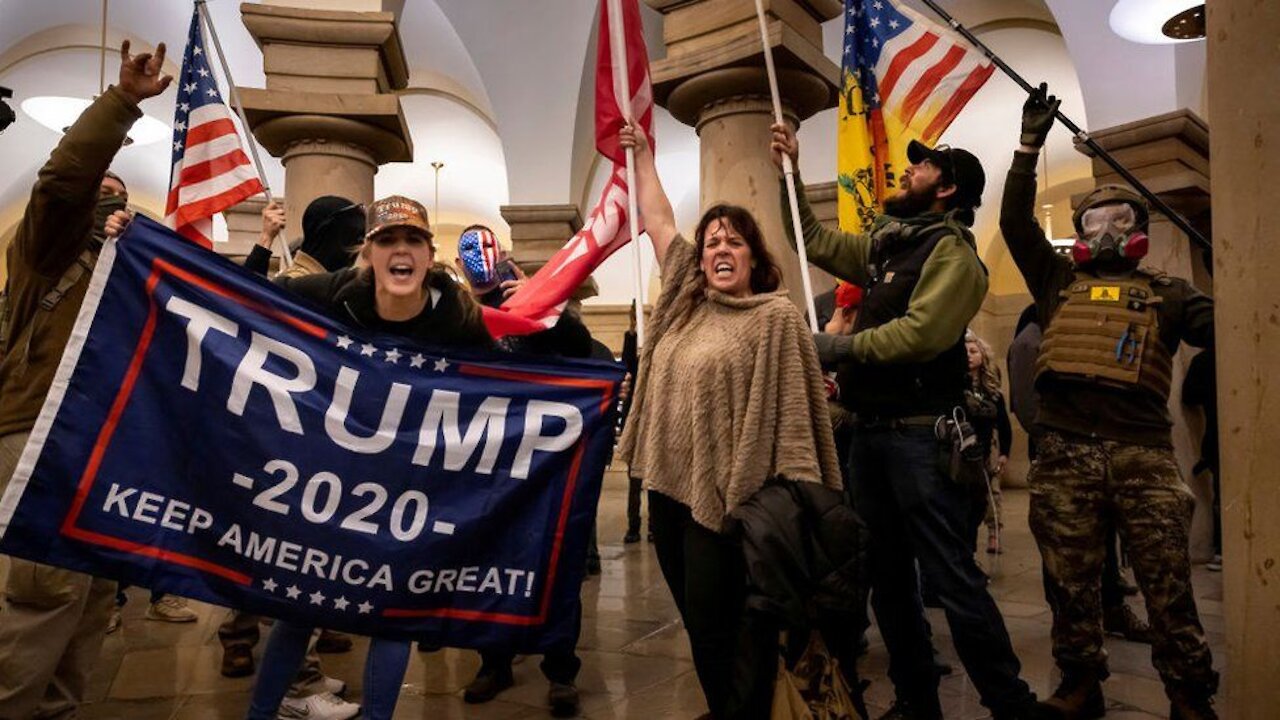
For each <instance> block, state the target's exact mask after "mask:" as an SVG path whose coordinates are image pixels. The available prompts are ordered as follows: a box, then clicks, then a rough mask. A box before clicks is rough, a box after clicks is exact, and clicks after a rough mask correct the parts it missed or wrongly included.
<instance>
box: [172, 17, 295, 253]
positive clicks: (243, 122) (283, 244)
mask: <svg viewBox="0 0 1280 720" xmlns="http://www.w3.org/2000/svg"><path fill="white" fill-rule="evenodd" d="M195 2H196V12H199V13H200V19H201V20H202V21H204V26H205V28H206V29H207V30H208V31H209V37H210V38H211V39H212V40H213V48H214V49H215V50H217V51H218V63H219V64H220V65H222V74H223V76H224V77H226V78H227V88H228V89H229V90H230V91H231V102H232V104H234V105H235V106H236V111H237V112H238V113H239V114H240V126H241V127H243V128H244V133H245V135H248V136H249V137H247V138H245V139H246V143H245V144H246V145H248V146H249V153H250V154H251V155H252V156H253V166H254V167H255V168H256V169H257V170H258V180H259V181H260V182H261V183H262V194H264V195H266V196H267V204H268V205H270V204H271V203H272V202H274V199H273V198H272V197H271V186H270V185H269V184H268V183H267V173H266V172H264V171H263V169H262V158H260V157H258V142H257V138H254V137H253V133H252V132H250V131H249V118H248V117H247V116H245V113H244V104H243V103H241V102H240V92H239V91H238V90H236V83H235V80H233V79H232V78H231V68H230V67H229V66H228V65H227V55H226V53H224V52H222V43H220V42H218V31H217V30H215V29H214V28H213V18H211V17H209V8H208V7H206V6H205V2H206V0H195ZM276 237H277V238H278V239H279V240H280V251H281V252H280V254H281V256H282V257H283V259H284V266H285V267H291V266H292V265H293V253H292V252H290V250H289V241H288V240H286V239H285V237H284V233H280V234H278V235H277V236H276Z"/></svg>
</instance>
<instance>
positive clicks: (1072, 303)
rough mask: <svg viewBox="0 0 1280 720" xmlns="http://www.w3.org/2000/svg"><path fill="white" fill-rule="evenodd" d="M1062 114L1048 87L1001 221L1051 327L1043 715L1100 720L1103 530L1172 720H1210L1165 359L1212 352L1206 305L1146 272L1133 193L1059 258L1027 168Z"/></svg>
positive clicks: (1036, 100)
mask: <svg viewBox="0 0 1280 720" xmlns="http://www.w3.org/2000/svg"><path fill="white" fill-rule="evenodd" d="M1057 106H1058V100H1056V99H1055V98H1054V97H1053V96H1051V95H1047V88H1046V86H1044V85H1041V86H1040V88H1039V90H1037V91H1035V92H1033V93H1032V95H1031V97H1030V98H1029V99H1028V100H1027V103H1026V105H1025V106H1024V108H1023V119H1022V138H1021V147H1020V148H1019V149H1018V151H1017V152H1016V153H1015V154H1014V160H1013V166H1012V167H1011V168H1010V169H1009V175H1008V179H1007V180H1006V183H1005V190H1004V201H1003V206H1002V208H1001V213H1000V229H1001V231H1002V232H1003V234H1004V238H1005V242H1006V243H1008V246H1009V253H1010V255H1011V256H1012V257H1013V259H1014V262H1016V263H1017V265H1018V269H1019V270H1020V271H1021V272H1022V275H1023V277H1024V278H1025V279H1026V282H1027V287H1028V288H1029V289H1030V291H1031V293H1032V295H1033V296H1034V298H1035V302H1036V309H1037V314H1038V316H1039V320H1040V325H1041V326H1042V327H1044V328H1045V332H1044V342H1043V344H1042V346H1041V349H1040V354H1039V356H1038V358H1037V361H1036V389H1037V390H1038V391H1039V395H1040V406H1039V410H1038V412H1037V415H1036V427H1037V430H1038V431H1039V432H1040V433H1041V436H1040V437H1041V440H1040V442H1039V443H1038V445H1037V450H1038V453H1037V458H1036V461H1035V464H1034V465H1033V466H1032V471H1031V475H1030V478H1029V481H1030V484H1031V517H1030V523H1031V529H1032V532H1033V533H1034V535H1035V538H1036V542H1037V543H1038V544H1039V546H1040V553H1041V555H1042V556H1043V558H1044V564H1045V574H1046V577H1047V583H1046V585H1047V589H1048V592H1049V593H1050V594H1051V595H1052V597H1051V598H1050V600H1051V601H1052V602H1051V603H1050V604H1051V605H1052V606H1053V607H1054V622H1053V655H1054V658H1055V659H1056V660H1057V663H1058V666H1059V667H1060V668H1061V669H1062V674H1063V675H1062V683H1061V685H1060V686H1059V687H1058V689H1057V691H1056V692H1055V693H1054V696H1053V698H1051V699H1050V700H1049V701H1048V703H1049V704H1050V705H1052V706H1054V707H1056V708H1057V709H1058V710H1059V712H1061V713H1062V715H1063V716H1064V717H1066V718H1097V717H1102V716H1103V714H1104V713H1105V702H1104V700H1103V695H1102V681H1103V680H1105V679H1106V677H1107V662H1106V659H1107V655H1106V652H1105V651H1104V650H1103V648H1102V638H1103V629H1102V608H1101V600H1100V590H1099V587H1100V581H1101V574H1102V563H1103V558H1104V555H1105V552H1106V551H1105V541H1106V523H1107V517H1108V516H1110V517H1111V518H1113V519H1114V522H1115V524H1116V526H1117V529H1118V530H1119V532H1120V536H1121V539H1122V542H1123V544H1124V546H1125V547H1126V548H1127V549H1128V552H1129V559H1130V562H1131V563H1132V565H1133V569H1134V574H1135V576H1136V578H1137V581H1138V584H1139V586H1140V587H1141V588H1142V593H1143V596H1144V597H1145V599H1146V603H1147V613H1148V615H1149V616H1150V621H1151V630H1152V634H1153V636H1154V637H1153V643H1152V653H1151V654H1152V661H1153V664H1154V665H1155V668H1156V670H1157V671H1159V673H1160V677H1161V679H1162V680H1163V681H1164V685H1165V692H1166V694H1167V695H1168V696H1169V699H1170V701H1171V703H1172V709H1171V713H1170V716H1171V718H1173V719H1174V720H1192V719H1193V718H1194V719H1197V720H1198V719H1201V718H1216V717H1217V715H1216V714H1215V713H1214V710H1213V708H1212V701H1213V696H1214V693H1215V691H1216V690H1217V687H1218V675H1217V673H1216V672H1214V670H1213V663H1212V658H1211V657H1210V653H1209V646H1208V644H1207V643H1206V642H1205V637H1204V630H1203V629H1202V627H1201V625H1200V619H1199V617H1198V615H1197V612H1196V604H1195V598H1194V596H1193V594H1192V589H1191V564H1190V558H1189V554H1188V533H1189V530H1190V526H1191V511H1192V508H1193V505H1194V499H1193V496H1192V494H1191V492H1190V491H1189V490H1188V488H1187V486H1186V484H1185V483H1184V482H1183V481H1182V478H1181V476H1180V474H1179V470H1178V465H1177V463H1176V461H1175V460H1174V455H1173V450H1172V441H1171V433H1170V428H1171V427H1172V420H1171V419H1170V415H1169V410H1168V400H1169V386H1170V381H1171V373H1172V364H1173V355H1174V353H1175V352H1177V349H1178V344H1179V343H1180V342H1186V343H1189V344H1191V345H1194V346H1197V347H1210V346H1211V345H1212V343H1213V303H1212V301H1211V300H1210V299H1209V298H1207V297H1206V296H1204V295H1202V294H1201V293H1200V292H1198V291H1197V290H1196V289H1195V288H1194V287H1192V286H1191V285H1190V284H1189V283H1187V282H1186V281H1185V280H1182V279H1181V278H1174V277H1169V276H1168V275H1164V274H1163V273H1160V272H1158V271H1154V270H1147V269H1141V268H1139V266H1138V263H1139V261H1140V260H1141V259H1142V257H1143V256H1144V255H1145V254H1146V252H1147V236H1146V231H1147V223H1148V211H1147V206H1146V203H1145V202H1144V201H1143V199H1142V197H1141V196H1139V195H1138V194H1136V193H1134V192H1133V191H1131V190H1129V189H1128V188H1124V187H1120V186H1117V185H1105V186H1102V187H1100V188H1098V189H1096V190H1094V191H1093V192H1091V193H1089V194H1088V195H1087V196H1085V198H1084V200H1083V201H1081V203H1080V206H1079V209H1078V210H1076V213H1075V216H1074V225H1075V230H1076V233H1077V235H1076V243H1075V246H1074V248H1073V250H1072V257H1071V258H1070V259H1068V258H1066V257H1063V256H1061V255H1058V254H1056V253H1055V252H1054V250H1053V248H1052V246H1051V245H1050V244H1049V241H1048V240H1047V239H1046V238H1045V235H1044V232H1043V231H1042V230H1041V229H1040V226H1039V225H1038V224H1037V223H1036V220H1035V216H1034V212H1035V196H1036V175H1035V168H1036V162H1037V160H1038V158H1039V152H1040V148H1041V147H1042V146H1043V145H1044V142H1045V138H1046V137H1047V136H1048V134H1049V129H1050V128H1051V127H1052V126H1053V120H1054V114H1055V112H1056V110H1057Z"/></svg>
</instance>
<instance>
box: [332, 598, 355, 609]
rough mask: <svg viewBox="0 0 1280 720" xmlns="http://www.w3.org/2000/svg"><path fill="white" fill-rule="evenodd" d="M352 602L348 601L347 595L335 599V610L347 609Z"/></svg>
mask: <svg viewBox="0 0 1280 720" xmlns="http://www.w3.org/2000/svg"><path fill="white" fill-rule="evenodd" d="M350 604H351V603H349V602H347V599H346V598H345V597H340V598H337V599H335V600H334V601H333V607H334V609H335V610H346V609H347V606H348V605H350Z"/></svg>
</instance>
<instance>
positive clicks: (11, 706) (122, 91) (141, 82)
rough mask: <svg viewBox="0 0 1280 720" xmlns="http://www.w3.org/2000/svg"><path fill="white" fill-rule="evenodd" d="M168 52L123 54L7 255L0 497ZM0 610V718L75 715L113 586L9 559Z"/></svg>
mask: <svg viewBox="0 0 1280 720" xmlns="http://www.w3.org/2000/svg"><path fill="white" fill-rule="evenodd" d="M164 52H165V51H164V45H163V44H161V45H160V46H159V47H157V48H156V52H155V54H154V55H153V54H151V53H144V54H141V55H137V56H133V55H130V54H129V42H128V41H127V40H126V41H125V42H124V43H123V44H122V46H121V48H120V56H121V57H120V60H121V62H120V79H119V82H118V83H117V84H116V85H113V86H112V87H110V88H108V89H107V91H106V92H104V93H103V94H102V95H101V96H99V97H98V99H97V100H95V101H94V103H93V104H92V105H90V106H89V108H88V109H86V110H85V111H84V113H83V114H81V115H80V117H79V119H77V120H76V121H75V123H74V124H72V125H71V127H70V128H68V129H67V132H66V134H65V135H63V137H62V140H61V142H59V143H58V147H57V148H55V149H54V151H53V154H52V155H51V156H50V158H49V161H48V162H47V163H45V165H44V167H43V168H41V169H40V173H39V178H38V180H37V181H36V184H35V187H34V188H32V191H31V200H30V202H29V203H28V205H27V209H26V212H25V213H24V214H23V216H22V221H21V222H20V223H19V225H18V232H17V235H16V236H14V238H13V241H12V242H11V243H10V244H9V247H8V249H7V250H6V260H7V266H8V270H9V276H8V280H7V283H6V285H5V293H4V299H3V301H0V493H2V492H3V491H4V488H5V486H7V485H8V483H9V479H10V477H11V476H12V475H13V472H14V469H15V468H16V467H17V464H18V458H19V456H20V455H21V454H22V449H23V446H24V445H25V444H26V440H27V436H28V435H29V434H30V433H31V429H32V427H33V426H34V425H35V422H36V416H37V415H39V413H40V408H41V407H42V406H43V405H44V399H45V396H46V395H48V394H49V390H50V387H51V385H52V383H53V376H54V372H55V371H56V369H57V367H58V363H59V360H60V359H61V357H62V351H63V349H64V348H65V347H66V345H67V342H68V339H69V338H70V336H71V330H72V327H73V326H74V325H75V321H76V316H77V315H78V314H79V311H80V305H81V303H82V302H83V301H84V297H85V292H86V290H87V289H88V287H89V277H90V276H91V275H92V274H93V268H94V266H95V265H96V264H97V262H98V253H99V251H100V250H101V249H102V243H103V240H104V238H105V230H104V226H105V224H106V221H107V218H108V217H110V216H111V215H112V214H113V213H115V212H117V211H119V210H123V209H124V207H125V204H126V202H127V200H128V191H127V190H126V188H125V184H124V182H123V181H122V180H121V179H120V178H119V177H118V176H116V175H114V174H112V173H111V172H110V171H108V169H107V168H108V166H110V164H111V160H112V158H114V157H115V154H116V151H118V150H119V149H120V148H121V147H122V146H123V145H124V141H125V134H126V133H127V132H128V130H129V128H130V127H131V126H132V125H133V123H134V122H135V121H136V120H137V119H138V118H140V117H142V111H141V110H140V109H139V108H138V104H139V103H140V102H142V101H143V100H145V99H147V98H150V97H155V96H156V95H159V94H160V93H162V92H164V89H165V88H166V87H167V86H168V85H169V83H170V82H171V81H172V79H173V78H171V77H170V76H168V75H164V74H163V73H162V72H161V67H163V64H164ZM10 562H11V564H10V568H9V576H8V580H7V582H6V584H5V587H4V596H5V603H4V609H3V611H0V719H2V720H26V719H27V718H52V717H64V716H73V715H75V712H76V707H77V705H79V703H80V701H81V700H82V699H83V698H84V692H85V687H86V685H87V683H88V680H89V674H90V672H91V671H92V669H93V665H94V662H95V661H96V660H97V657H98V651H99V649H100V648H101V647H102V639H103V636H104V635H105V633H106V629H107V620H108V618H109V616H110V614H111V608H112V605H113V603H114V600H115V587H116V584H115V583H114V582H112V581H109V580H103V579H99V578H93V577H89V576H88V575H84V574H81V573H77V572H72V571H70V570H63V569H60V568H54V567H50V566H48V565H40V564H38V563H33V562H29V561H26V560H20V559H18V558H12V559H11V561H10Z"/></svg>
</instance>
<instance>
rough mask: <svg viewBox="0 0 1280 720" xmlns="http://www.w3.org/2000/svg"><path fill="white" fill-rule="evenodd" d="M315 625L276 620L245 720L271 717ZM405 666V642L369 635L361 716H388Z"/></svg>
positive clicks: (369, 719) (387, 719) (372, 719)
mask: <svg viewBox="0 0 1280 720" xmlns="http://www.w3.org/2000/svg"><path fill="white" fill-rule="evenodd" d="M314 630H315V628H312V627H309V626H307V625H296V624H294V623H290V622H285V621H283V620H277V621H276V623H275V626H274V627H272V628H271V637H270V638H269V639H268V640H267V647H266V650H264V651H263V653H262V664H261V670H259V672H258V683H257V685H254V687H253V699H252V700H251V701H250V703H249V715H248V720H275V717H276V711H277V710H278V709H279V708H280V701H281V700H283V699H284V694H285V692H287V691H288V690H289V684H290V683H292V682H293V678H294V676H296V675H297V674H298V667H299V666H300V665H301V664H302V656H303V655H305V654H306V653H307V645H308V644H309V643H310V642H311V633H312V632H313V631H314ZM408 667H409V643H408V642H407V641H401V640H383V639H381V638H373V639H372V640H371V641H370V643H369V653H368V655H366V656H365V659H364V707H363V712H362V714H361V717H362V718H364V720H391V716H392V715H393V714H395V711H396V701H397V700H399V699H400V684H401V683H402V682H404V673H405V670H406V669H407V668H408Z"/></svg>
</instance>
